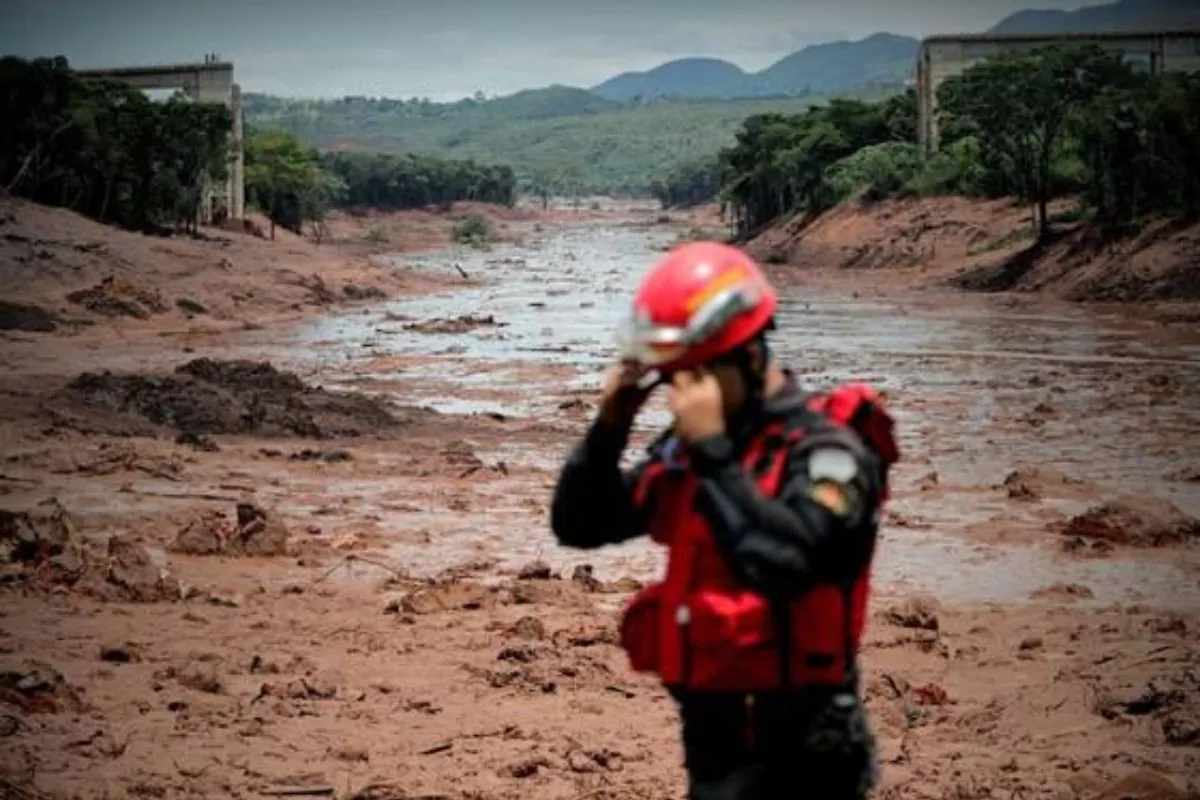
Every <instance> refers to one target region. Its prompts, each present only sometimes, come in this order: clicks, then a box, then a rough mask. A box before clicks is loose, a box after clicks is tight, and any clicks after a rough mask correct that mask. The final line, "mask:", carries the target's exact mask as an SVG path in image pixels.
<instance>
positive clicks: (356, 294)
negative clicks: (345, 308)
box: [342, 283, 387, 300]
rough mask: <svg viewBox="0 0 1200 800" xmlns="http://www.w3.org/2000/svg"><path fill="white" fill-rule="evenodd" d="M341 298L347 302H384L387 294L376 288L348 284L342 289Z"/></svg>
mask: <svg viewBox="0 0 1200 800" xmlns="http://www.w3.org/2000/svg"><path fill="white" fill-rule="evenodd" d="M342 296H343V297H345V298H346V299H347V300H386V299H387V293H386V292H384V291H383V290H382V289H380V288H379V287H377V286H356V285H355V284H353V283H348V284H346V285H345V286H343V287H342Z"/></svg>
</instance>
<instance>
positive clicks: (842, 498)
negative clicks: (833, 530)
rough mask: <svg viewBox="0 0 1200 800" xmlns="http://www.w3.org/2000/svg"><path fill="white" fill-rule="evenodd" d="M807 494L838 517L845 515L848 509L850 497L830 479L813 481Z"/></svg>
mask: <svg viewBox="0 0 1200 800" xmlns="http://www.w3.org/2000/svg"><path fill="white" fill-rule="evenodd" d="M808 496H809V497H811V498H812V499H813V500H814V501H816V502H817V503H819V504H821V505H822V506H824V507H825V508H828V509H829V510H830V511H832V512H833V513H834V514H836V515H837V516H839V517H844V516H846V514H847V512H849V511H850V498H849V497H847V496H846V490H845V489H843V488H842V487H841V485H839V484H836V483H833V482H831V481H821V482H820V483H814V484H813V485H812V488H810V489H809V490H808Z"/></svg>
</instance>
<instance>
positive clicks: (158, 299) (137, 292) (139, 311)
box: [67, 275, 169, 319]
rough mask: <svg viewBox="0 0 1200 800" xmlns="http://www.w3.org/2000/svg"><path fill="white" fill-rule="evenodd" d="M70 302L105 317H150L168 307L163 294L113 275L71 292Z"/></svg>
mask: <svg viewBox="0 0 1200 800" xmlns="http://www.w3.org/2000/svg"><path fill="white" fill-rule="evenodd" d="M67 302H69V303H73V304H75V305H78V306H83V307H84V308H85V309H87V310H88V311H91V312H93V313H95V314H100V315H102V316H105V317H133V318H134V319H150V317H152V316H153V315H155V314H162V313H164V312H166V311H167V309H168V308H169V306H168V305H167V303H166V301H165V300H163V298H162V295H161V294H159V293H158V292H156V291H154V290H153V289H147V288H145V287H142V286H138V285H137V284H135V283H133V282H132V281H128V280H124V279H119V278H115V277H113V276H111V275H109V276H108V277H106V278H104V279H103V280H101V281H100V282H99V283H97V284H96V285H95V286H92V287H90V288H88V289H80V290H79V291H77V292H71V293H70V294H68V295H67Z"/></svg>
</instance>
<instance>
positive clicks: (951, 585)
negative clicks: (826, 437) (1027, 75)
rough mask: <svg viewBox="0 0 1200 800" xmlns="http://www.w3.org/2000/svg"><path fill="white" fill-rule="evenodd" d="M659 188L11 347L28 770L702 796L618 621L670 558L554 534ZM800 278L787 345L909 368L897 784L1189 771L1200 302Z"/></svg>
mask: <svg viewBox="0 0 1200 800" xmlns="http://www.w3.org/2000/svg"><path fill="white" fill-rule="evenodd" d="M639 220H641V221H644V222H646V224H632V223H637V222H638V221H639ZM648 220H650V221H648ZM652 220H653V217H647V216H646V215H643V217H640V218H639V217H634V218H633V219H632V220H631V221H630V220H627V221H626V222H630V223H631V224H624V223H622V221H620V220H596V219H592V220H579V219H570V218H566V219H552V220H541V221H538V222H533V221H529V222H522V223H518V224H515V225H514V232H515V233H518V234H519V236H514V237H513V238H514V241H517V242H520V243H519V244H511V245H506V246H499V247H497V248H495V249H493V250H492V251H491V252H471V251H458V252H455V253H453V254H439V253H429V254H427V255H423V256H418V255H412V254H409V255H405V256H404V257H403V258H402V259H400V261H399V262H397V263H402V266H403V270H404V272H405V273H406V275H408V276H409V277H408V279H409V280H413V281H415V282H420V281H421V280H422V276H424V275H427V274H436V273H438V272H439V271H444V270H445V268H446V264H447V262H448V261H458V262H459V264H460V266H461V267H462V268H463V269H464V270H465V271H466V272H467V273H468V274H470V275H472V276H473V278H475V280H473V281H472V282H471V283H469V284H465V285H451V286H447V287H445V288H444V289H442V290H440V291H439V290H437V289H438V287H436V286H435V287H428V286H426V287H424V289H423V291H422V292H420V293H419V294H415V295H411V296H407V297H404V296H401V297H398V298H397V299H392V300H387V301H380V302H376V303H374V304H364V305H362V306H360V307H357V308H354V309H352V310H349V311H347V312H344V313H334V314H325V315H323V316H312V315H309V316H308V317H307V319H308V321H307V322H304V321H300V322H299V323H297V322H296V321H295V320H293V321H292V322H290V323H289V324H287V325H283V324H279V325H277V326H273V327H270V328H268V329H250V330H231V331H225V332H222V333H220V334H209V335H206V336H195V337H192V338H189V339H188V340H187V344H186V345H185V346H186V348H187V351H185V350H184V346H181V344H180V339H179V338H178V335H177V334H176V333H174V332H170V329H168V328H166V327H164V328H162V329H161V330H159V331H154V332H148V333H145V334H137V335H135V334H132V333H126V334H122V335H121V336H120V337H116V336H111V337H110V336H102V337H100V338H99V339H96V340H88V339H85V338H71V339H68V338H67V337H66V336H65V335H63V334H60V333H58V332H49V333H42V334H39V333H36V332H26V333H22V334H21V335H20V336H19V337H18V338H16V339H10V340H7V341H5V342H4V351H5V352H4V355H5V359H6V363H7V365H8V366H9V367H10V368H11V374H12V375H13V376H14V378H13V379H12V380H10V381H9V382H8V385H7V386H6V387H5V388H4V391H5V397H4V402H3V405H2V406H0V409H2V410H0V435H3V441H4V442H5V447H4V455H3V461H2V462H0V509H3V510H4V511H5V513H4V514H0V533H2V534H3V541H4V542H5V549H4V553H5V560H6V562H7V564H6V565H5V566H4V567H3V572H2V573H0V574H2V578H3V586H2V587H0V593H2V594H3V604H2V613H3V616H0V658H2V660H3V664H2V665H0V736H3V738H4V740H5V741H4V746H3V747H2V748H0V753H2V755H0V776H2V778H3V781H4V783H3V784H2V785H4V786H5V787H11V789H6V790H10V791H11V792H12V793H13V796H16V797H39V796H60V797H62V796H71V795H74V796H78V797H172V798H174V797H181V798H186V797H214V796H222V797H245V798H249V797H261V796H270V795H271V794H272V793H275V796H281V793H285V792H295V793H297V794H293V795H291V796H304V794H301V792H306V793H307V794H308V796H318V797H319V796H326V797H331V796H332V797H341V798H348V797H359V798H368V797H370V798H385V797H386V798H415V797H427V798H428V797H448V798H484V797H487V798H504V797H512V798H517V797H545V798H577V797H587V798H598V799H603V798H612V799H613V800H616V799H617V798H620V799H622V800H632V799H633V798H655V797H662V796H664V795H665V794H668V793H673V794H674V795H675V796H678V795H679V794H680V791H681V787H682V782H683V775H682V771H681V769H680V768H679V760H680V753H679V750H678V745H677V742H676V734H675V731H674V728H673V723H674V719H673V713H672V708H671V705H670V702H669V700H668V698H667V697H666V696H665V694H664V693H663V692H662V691H661V690H660V689H658V688H657V687H656V686H654V685H653V683H652V682H650V681H648V680H645V679H643V678H641V677H638V676H634V675H632V674H630V673H629V672H628V670H627V669H626V666H625V662H624V659H623V657H622V655H621V653H620V651H619V650H618V648H617V647H616V644H615V622H616V617H615V614H616V612H617V610H618V609H619V607H620V605H621V603H622V602H623V601H624V599H625V597H626V596H627V594H628V592H629V591H630V590H632V589H633V588H635V587H636V586H637V584H638V583H639V582H641V581H644V580H647V579H649V578H650V577H651V576H652V575H653V574H654V573H655V571H656V570H657V569H658V568H659V567H660V566H661V553H659V552H657V551H656V550H655V549H653V548H652V547H651V546H649V545H648V544H646V543H644V542H635V543H630V544H628V545H626V546H623V547H620V548H612V549H610V550H605V551H602V552H598V553H590V554H580V553H574V552H566V551H562V550H559V549H557V548H556V547H555V546H554V545H553V543H552V540H551V538H550V535H549V532H548V530H547V527H546V503H547V502H548V499H549V491H550V487H551V485H552V482H553V479H554V470H555V467H556V465H557V462H558V460H559V459H560V458H561V457H562V456H563V454H564V453H565V451H566V449H567V447H569V446H570V444H571V442H572V441H573V439H574V437H575V436H576V435H577V434H578V433H579V431H580V430H581V426H582V425H583V424H584V423H585V422H586V419H587V417H588V415H589V414H590V409H591V405H592V403H593V402H594V391H595V388H596V386H597V385H598V380H599V373H600V370H601V369H602V368H603V365H604V363H605V360H606V358H607V357H608V354H609V346H610V339H609V337H610V335H611V334H610V331H611V329H612V325H613V323H614V322H615V320H616V318H617V316H618V315H619V314H620V311H621V309H622V306H623V303H624V301H625V298H626V296H627V292H628V290H629V286H630V284H631V282H632V280H633V279H634V277H635V276H636V275H637V274H638V273H639V272H640V271H641V269H643V268H644V265H645V263H646V261H647V260H648V259H649V258H651V257H653V255H654V254H655V253H656V252H658V251H659V250H661V248H662V247H663V246H665V244H666V243H667V242H669V241H670V240H671V239H672V238H673V237H674V236H675V235H676V231H675V230H672V229H670V228H669V227H668V226H661V225H656V224H654V223H653V222H652ZM381 263H382V262H381ZM786 283H787V285H788V288H787V299H786V301H785V303H784V310H783V312H782V314H781V316H782V320H781V321H782V322H783V328H784V333H783V336H782V341H781V342H780V352H781V354H782V356H783V357H784V358H785V359H786V360H787V361H789V362H790V363H791V364H792V365H794V366H795V367H796V368H797V370H798V371H799V372H800V373H801V375H802V377H803V378H804V380H806V381H809V382H812V383H814V384H818V385H819V384H824V383H827V382H830V381H833V380H840V379H845V378H851V377H854V378H865V379H868V380H872V381H875V382H877V383H879V384H880V385H882V386H883V387H884V388H886V389H887V391H888V393H889V395H890V397H891V401H892V403H893V405H894V407H895V409H896V413H897V415H898V416H899V418H900V420H901V424H902V430H903V432H904V437H905V438H904V441H903V445H904V447H905V451H906V461H905V462H904V463H903V465H902V466H901V468H900V469H899V472H898V475H897V486H896V501H895V503H894V504H893V506H892V510H891V516H890V519H889V524H888V526H887V528H886V529H885V533H884V540H883V545H882V548H881V554H880V561H879V567H878V580H879V587H880V588H879V590H878V592H877V594H876V597H875V600H874V604H875V608H874V611H873V616H872V626H871V630H870V639H869V644H868V646H867V649H866V652H865V654H864V669H865V676H864V681H865V692H866V695H867V697H868V702H869V704H870V707H871V711H872V712H873V715H874V716H873V719H874V723H875V727H876V732H877V735H878V737H879V740H880V750H881V760H882V762H883V763H882V768H883V785H882V787H881V789H880V791H879V792H878V796H880V797H886V798H945V797H959V798H964V797H980V798H982V797H1004V798H1007V797H1026V798H1097V799H1098V798H1111V799H1113V800H1115V798H1123V797H1137V798H1184V797H1190V796H1195V795H1196V792H1197V791H1198V790H1200V706H1197V699H1196V698H1197V697H1198V696H1200V695H1198V694H1197V689H1198V688H1200V687H1198V684H1200V673H1198V672H1197V666H1196V665H1197V664H1198V663H1200V645H1197V644H1196V642H1197V636H1196V631H1197V630H1200V605H1198V604H1200V550H1198V548H1197V540H1198V539H1197V530H1196V524H1195V517H1196V515H1197V514H1200V462H1197V461H1196V454H1197V452H1200V448H1198V447H1197V443H1196V435H1197V431H1200V406H1198V405H1197V403H1196V402H1195V399H1194V398H1195V397H1196V396H1198V395H1197V391H1198V390H1200V335H1197V334H1195V333H1194V332H1192V333H1191V334H1187V333H1186V332H1185V333H1180V332H1179V331H1172V330H1169V329H1166V328H1163V327H1162V326H1159V325H1154V324H1151V323H1148V322H1144V321H1141V320H1138V319H1136V318H1132V317H1130V316H1128V315H1126V314H1100V313H1097V312H1095V311H1092V310H1088V309H1081V308H1078V307H1071V306H1067V305H1062V304H1056V303H1053V302H1050V301H1046V302H1042V301H1034V300H1028V301H1023V302H1021V303H1013V302H1010V301H1007V300H1004V299H1001V298H995V297H980V296H973V295H963V294H961V293H957V292H951V291H948V290H945V291H943V290H929V291H924V292H905V291H898V290H897V291H889V292H888V293H887V294H886V295H884V294H882V293H872V292H869V291H866V290H864V288H863V286H862V285H861V284H855V283H853V282H847V283H846V284H844V285H841V286H839V285H838V284H837V281H836V280H834V279H833V278H832V277H823V278H821V279H820V280H808V279H806V278H805V277H804V276H799V277H797V276H794V275H793V276H792V277H791V278H790V279H789V280H788V281H787V282H786ZM430 288H432V289H433V291H427V290H426V289H430ZM175 327H176V329H178V328H179V327H180V326H178V325H176V326H175ZM160 332H167V333H168V334H169V335H159V333H160ZM39 337H41V338H39ZM662 421H663V414H662V409H661V408H659V407H657V406H656V407H654V408H652V409H651V413H650V414H648V415H647V418H646V419H645V420H644V424H643V428H642V429H641V431H640V434H641V435H646V434H648V433H649V432H650V431H651V430H652V429H653V427H654V426H655V425H658V424H661V422H662ZM483 709H486V711H482V710H483Z"/></svg>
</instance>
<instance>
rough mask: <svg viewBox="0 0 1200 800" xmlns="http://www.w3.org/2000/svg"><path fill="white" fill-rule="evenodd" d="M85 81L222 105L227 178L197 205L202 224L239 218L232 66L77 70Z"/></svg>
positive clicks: (242, 199) (237, 96) (237, 97)
mask: <svg viewBox="0 0 1200 800" xmlns="http://www.w3.org/2000/svg"><path fill="white" fill-rule="evenodd" d="M76 72H77V73H78V74H80V75H82V76H84V77H88V78H106V79H110V80H116V81H122V82H124V83H128V84H130V85H131V86H136V87H137V88H139V89H150V90H152V89H179V90H182V91H183V93H184V94H185V95H187V96H188V97H189V98H191V99H192V100H194V101H196V102H199V103H223V104H225V105H226V106H228V107H229V109H230V111H231V112H232V115H233V130H232V132H231V134H230V137H229V156H230V158H229V177H228V179H227V180H226V181H225V182H224V184H223V185H222V184H217V183H213V184H211V185H209V186H208V187H206V191H205V192H204V199H203V201H202V202H201V209H200V216H201V221H203V222H213V221H214V220H219V219H220V218H221V217H232V218H234V219H241V218H243V217H244V216H245V213H246V188H245V153H244V149H243V144H242V129H243V118H242V91H241V87H240V86H238V85H237V84H236V83H234V82H233V64H232V63H230V62H228V61H218V60H216V58H215V57H206V58H205V60H204V62H202V63H198V64H164V65H154V66H142V67H114V68H110V69H81V70H76Z"/></svg>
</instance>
